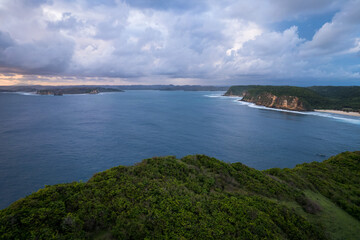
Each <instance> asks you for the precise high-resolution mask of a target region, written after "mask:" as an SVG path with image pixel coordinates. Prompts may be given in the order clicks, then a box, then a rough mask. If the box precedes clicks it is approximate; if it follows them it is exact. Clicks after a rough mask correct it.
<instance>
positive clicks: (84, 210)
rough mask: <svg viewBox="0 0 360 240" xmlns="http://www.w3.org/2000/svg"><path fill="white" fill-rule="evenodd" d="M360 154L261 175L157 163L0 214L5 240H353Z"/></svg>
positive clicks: (190, 161)
mask: <svg viewBox="0 0 360 240" xmlns="http://www.w3.org/2000/svg"><path fill="white" fill-rule="evenodd" d="M359 220H360V152H353V153H351V152H346V153H342V154H340V155H338V156H335V157H332V158H330V159H329V160H326V161H324V162H322V163H318V162H313V163H307V164H302V165H298V166H297V167H296V168H294V169H270V170H266V171H257V170H255V169H252V168H249V167H247V166H245V165H243V164H241V163H233V164H227V163H224V162H221V161H219V160H217V159H214V158H210V157H207V156H204V155H196V156H187V157H184V158H182V159H176V158H175V157H171V156H170V157H156V158H151V159H146V160H143V161H142V162H141V163H139V164H137V165H135V166H131V167H123V166H119V167H114V168H112V169H109V170H107V171H105V172H101V173H98V174H95V175H94V176H93V177H92V178H91V179H90V180H89V181H88V182H86V183H83V182H74V183H70V184H59V185H54V186H47V187H45V188H44V189H41V190H39V191H38V192H36V193H33V194H31V195H30V196H28V197H26V198H24V199H21V200H19V201H17V202H15V203H13V204H12V205H10V206H9V207H8V208H6V209H4V210H1V211H0V239H143V238H146V239H164V238H171V239H356V238H357V237H358V233H359V232H360V221H359Z"/></svg>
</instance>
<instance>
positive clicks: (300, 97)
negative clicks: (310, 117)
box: [224, 85, 360, 116]
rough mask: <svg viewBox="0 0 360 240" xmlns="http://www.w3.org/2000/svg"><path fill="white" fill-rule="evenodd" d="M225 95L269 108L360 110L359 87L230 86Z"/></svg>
mask: <svg viewBox="0 0 360 240" xmlns="http://www.w3.org/2000/svg"><path fill="white" fill-rule="evenodd" d="M224 95H225V96H240V97H242V99H241V100H240V101H245V102H251V103H255V104H256V105H262V106H265V107H270V108H279V109H287V110H295V111H313V110H322V111H327V112H333V111H334V110H336V112H333V113H348V112H352V115H354V116H356V115H357V114H356V113H358V112H359V111H360V87H359V86H350V87H343V86H314V87H294V86H259V85H246V86H232V87H230V88H229V89H228V91H227V92H226V93H225V94H224Z"/></svg>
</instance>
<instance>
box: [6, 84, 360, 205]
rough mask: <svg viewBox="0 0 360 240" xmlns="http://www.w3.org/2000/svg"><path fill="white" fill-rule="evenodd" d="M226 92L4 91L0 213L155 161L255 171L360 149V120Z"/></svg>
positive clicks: (291, 165)
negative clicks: (260, 103) (189, 158)
mask: <svg viewBox="0 0 360 240" xmlns="http://www.w3.org/2000/svg"><path fill="white" fill-rule="evenodd" d="M221 94H222V92H182V91H127V92H124V93H105V94H99V95H65V96H62V97H54V96H38V95H31V94H30V95H24V94H20V93H19V94H15V93H12V94H9V93H1V94H0V166H1V167H0V208H4V207H6V206H8V205H9V204H10V203H11V202H13V201H15V200H17V199H19V198H21V197H24V196H26V195H27V194H30V193H31V192H33V191H36V190H37V189H39V188H42V187H44V186H45V185H49V184H56V183H64V182H72V181H79V180H84V181H86V180H87V179H89V178H90V177H91V176H92V175H93V174H94V173H96V172H99V171H103V170H106V169H108V168H111V167H113V166H117V165H133V164H134V163H137V162H140V161H141V160H142V159H144V158H150V157H153V156H164V155H176V156H177V157H182V156H185V155H188V154H206V155H209V156H213V157H216V158H218V159H221V160H223V161H226V162H238V161H240V162H242V163H244V164H246V165H248V166H251V167H254V168H256V169H267V168H271V167H294V166H295V165H296V164H299V163H303V162H311V161H321V160H324V159H326V158H328V157H329V156H331V155H335V154H338V153H340V152H343V151H353V150H360V118H357V117H347V116H341V115H335V114H323V113H311V114H301V113H294V112H286V111H274V110H269V109H266V108H262V107H257V106H253V105H249V104H243V103H240V102H239V101H237V98H230V97H221Z"/></svg>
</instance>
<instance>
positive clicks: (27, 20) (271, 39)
mask: <svg viewBox="0 0 360 240" xmlns="http://www.w3.org/2000/svg"><path fill="white" fill-rule="evenodd" d="M24 84H42V85H80V84H92V85H93V84H100V85H111V84H114V85H123V84H176V85H184V84H201V85H233V84H287V85H360V0H333V1H331V0H316V1H314V0H291V1H289V0H271V1H270V0H242V1H239V0H222V1H218V0H196V1H193V0H107V1H105V0H87V1H86V0H0V85H24Z"/></svg>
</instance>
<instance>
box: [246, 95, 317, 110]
mask: <svg viewBox="0 0 360 240" xmlns="http://www.w3.org/2000/svg"><path fill="white" fill-rule="evenodd" d="M242 101H245V102H251V103H255V104H256V105H261V106H265V107H271V108H280V109H287V110H295V111H310V110H312V109H311V108H310V107H307V106H306V105H305V104H304V103H303V102H302V101H301V100H300V99H299V98H298V97H295V96H275V95H274V94H271V93H263V94H260V95H252V94H250V93H245V94H244V97H243V99H242Z"/></svg>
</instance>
